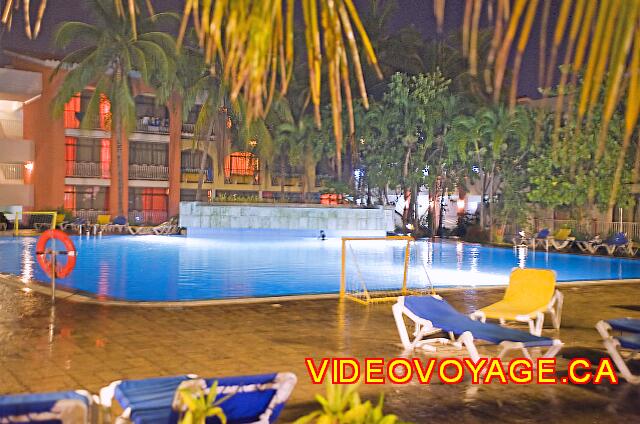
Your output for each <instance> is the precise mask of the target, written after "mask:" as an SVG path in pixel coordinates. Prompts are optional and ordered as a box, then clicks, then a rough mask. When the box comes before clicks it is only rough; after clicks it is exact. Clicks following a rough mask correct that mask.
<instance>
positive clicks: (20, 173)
mask: <svg viewBox="0 0 640 424" xmlns="http://www.w3.org/2000/svg"><path fill="white" fill-rule="evenodd" d="M3 180H4V181H24V165H22V164H20V163H0V181H3Z"/></svg>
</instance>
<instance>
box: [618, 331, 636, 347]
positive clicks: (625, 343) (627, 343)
mask: <svg viewBox="0 0 640 424" xmlns="http://www.w3.org/2000/svg"><path fill="white" fill-rule="evenodd" d="M616 339H618V341H619V342H620V346H622V347H624V348H625V349H632V350H640V334H632V335H630V336H624V337H616Z"/></svg>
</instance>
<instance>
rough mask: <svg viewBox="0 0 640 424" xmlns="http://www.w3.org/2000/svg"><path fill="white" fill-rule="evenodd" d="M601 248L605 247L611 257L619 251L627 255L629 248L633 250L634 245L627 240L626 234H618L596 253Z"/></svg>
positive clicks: (603, 244)
mask: <svg viewBox="0 0 640 424" xmlns="http://www.w3.org/2000/svg"><path fill="white" fill-rule="evenodd" d="M600 247H604V248H605V249H606V250H607V253H608V254H609V256H613V255H614V254H615V253H616V252H617V251H618V250H622V251H623V252H625V253H626V251H627V250H628V249H629V248H631V249H633V244H632V243H631V240H629V239H628V238H627V235H626V234H625V233H616V234H614V235H613V236H611V237H610V238H609V239H607V240H606V241H605V242H604V243H602V244H601V245H599V246H598V247H597V248H596V252H597V251H598V249H599V248H600Z"/></svg>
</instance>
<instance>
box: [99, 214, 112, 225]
mask: <svg viewBox="0 0 640 424" xmlns="http://www.w3.org/2000/svg"><path fill="white" fill-rule="evenodd" d="M96 224H98V225H109V224H111V215H98V218H97V219H96Z"/></svg>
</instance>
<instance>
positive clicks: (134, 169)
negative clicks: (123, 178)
mask: <svg viewBox="0 0 640 424" xmlns="http://www.w3.org/2000/svg"><path fill="white" fill-rule="evenodd" d="M129 178H130V179H132V180H160V181H166V180H168V179H169V167H168V166H164V165H145V164H132V165H129Z"/></svg>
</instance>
